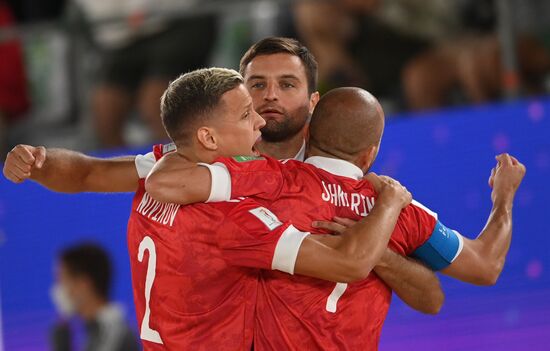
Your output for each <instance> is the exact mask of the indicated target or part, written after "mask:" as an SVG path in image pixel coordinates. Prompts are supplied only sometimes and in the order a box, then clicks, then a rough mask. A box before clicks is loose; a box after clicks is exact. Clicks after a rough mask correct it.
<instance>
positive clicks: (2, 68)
mask: <svg viewBox="0 0 550 351" xmlns="http://www.w3.org/2000/svg"><path fill="white" fill-rule="evenodd" d="M13 26H14V19H13V15H12V12H11V10H10V8H9V7H8V5H7V3H5V2H4V1H3V0H0V159H3V157H5V155H6V150H5V148H6V146H7V145H6V144H7V143H6V137H7V131H8V128H9V127H10V124H12V123H13V122H14V121H15V120H17V119H19V118H21V117H22V116H23V115H24V113H25V112H26V111H27V110H28V108H29V97H28V95H27V80H26V78H25V69H24V63H23V54H22V50H21V44H20V42H19V40H18V39H17V38H14V37H12V36H10V32H9V31H6V29H10V28H13Z"/></svg>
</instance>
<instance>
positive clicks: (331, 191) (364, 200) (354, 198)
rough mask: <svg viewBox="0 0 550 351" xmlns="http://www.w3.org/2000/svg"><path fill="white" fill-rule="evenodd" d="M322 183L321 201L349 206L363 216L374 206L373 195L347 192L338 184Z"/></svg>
mask: <svg viewBox="0 0 550 351" xmlns="http://www.w3.org/2000/svg"><path fill="white" fill-rule="evenodd" d="M321 183H322V184H323V193H322V194H321V198H322V199H323V201H326V202H330V203H332V204H333V205H334V206H339V207H349V208H350V209H351V210H352V211H353V212H355V213H356V214H357V215H359V216H362V217H365V216H366V215H368V214H369V212H370V211H371V210H372V208H373V207H374V197H369V196H365V195H363V194H359V193H351V194H349V193H347V192H345V191H344V190H343V189H342V187H341V186H340V185H339V184H326V183H325V182H324V181H321Z"/></svg>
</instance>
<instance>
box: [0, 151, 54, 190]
mask: <svg viewBox="0 0 550 351" xmlns="http://www.w3.org/2000/svg"><path fill="white" fill-rule="evenodd" d="M45 161H46V148H45V147H43V146H38V147H35V146H30V145H23V144H20V145H17V146H16V147H14V148H13V149H12V150H11V151H10V152H9V153H8V156H7V157H6V163H5V164H4V176H5V177H6V178H7V179H9V180H11V181H12V182H14V183H21V182H23V181H25V180H26V179H29V178H30V177H31V175H32V173H33V171H34V170H36V169H40V168H42V166H43V165H44V162H45Z"/></svg>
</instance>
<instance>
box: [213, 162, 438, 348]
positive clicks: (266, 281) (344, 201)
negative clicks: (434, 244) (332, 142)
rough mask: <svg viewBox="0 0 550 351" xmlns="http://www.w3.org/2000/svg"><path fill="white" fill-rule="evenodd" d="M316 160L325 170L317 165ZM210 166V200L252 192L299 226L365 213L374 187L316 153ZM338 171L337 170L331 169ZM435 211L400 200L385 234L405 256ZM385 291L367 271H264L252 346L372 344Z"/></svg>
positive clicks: (425, 234)
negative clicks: (352, 279) (329, 277)
mask: <svg viewBox="0 0 550 351" xmlns="http://www.w3.org/2000/svg"><path fill="white" fill-rule="evenodd" d="M307 162H311V163H315V164H316V165H318V166H321V167H322V168H324V169H328V170H330V171H331V172H328V171H325V170H323V169H319V168H317V167H315V166H314V165H313V164H308V163H307ZM205 166H207V167H209V169H210V171H211V174H212V190H213V191H212V193H211V195H210V199H209V201H220V200H223V199H224V198H230V197H237V196H253V197H254V198H255V199H257V200H258V201H259V202H264V203H266V204H269V207H270V209H272V210H273V211H275V213H277V215H278V216H279V218H281V220H289V219H291V220H292V222H293V224H294V225H295V226H296V227H297V228H298V229H299V230H301V231H309V232H319V230H317V229H314V228H312V227H311V223H312V221H314V220H327V221H330V220H332V218H333V217H335V216H339V217H345V218H351V219H355V220H359V219H360V218H362V217H364V216H367V215H368V213H369V212H370V210H371V209H372V207H373V206H374V203H375V201H376V196H377V194H376V191H375V190H374V188H373V187H372V185H371V184H370V183H369V182H368V181H366V180H359V179H361V178H362V177H363V174H362V171H361V170H360V169H359V168H358V167H355V166H354V165H352V164H350V163H348V162H345V161H341V160H335V159H328V158H324V157H314V158H310V159H308V160H307V161H306V163H303V162H299V161H294V160H285V161H278V160H275V159H272V158H269V157H261V158H250V157H234V158H219V159H218V160H217V162H216V163H214V164H213V165H205ZM335 173H336V174H340V175H341V176H339V175H336V174H335ZM436 220H437V219H436V215H435V214H434V213H433V212H431V211H429V210H427V209H426V208H424V207H423V206H422V205H420V204H418V203H415V204H413V205H410V206H408V207H406V208H405V209H404V210H403V211H402V213H401V215H400V217H399V220H398V223H397V225H396V228H395V230H394V232H393V234H392V237H391V240H390V247H391V248H392V249H393V250H394V251H396V252H398V253H400V254H403V255H408V254H410V253H412V252H413V251H414V250H415V249H417V248H418V247H420V246H421V245H422V244H423V243H424V242H425V241H426V240H428V238H429V237H430V235H431V234H432V232H433V230H434V226H435V224H436ZM390 301H391V290H390V289H389V288H388V286H386V285H385V284H384V282H383V281H382V280H381V279H379V278H378V277H377V276H376V274H374V273H372V274H371V275H370V276H369V277H368V278H367V279H365V280H363V281H360V282H357V283H353V284H343V283H338V284H335V283H332V282H328V281H323V280H319V279H314V278H309V277H304V276H291V275H288V274H283V273H280V272H276V271H262V273H261V280H260V290H259V292H258V302H257V324H256V327H255V339H254V345H255V349H256V350H261V351H263V350H376V349H377V347H378V342H379V338H380V333H381V329H382V325H383V323H384V320H385V317H386V314H387V311H388V308H389V304H390Z"/></svg>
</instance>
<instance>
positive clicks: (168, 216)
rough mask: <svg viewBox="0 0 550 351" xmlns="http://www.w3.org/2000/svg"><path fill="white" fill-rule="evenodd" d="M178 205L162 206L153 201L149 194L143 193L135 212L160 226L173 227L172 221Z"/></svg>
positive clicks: (160, 203)
mask: <svg viewBox="0 0 550 351" xmlns="http://www.w3.org/2000/svg"><path fill="white" fill-rule="evenodd" d="M179 208H180V205H177V204H164V203H162V202H158V201H156V200H154V199H153V198H152V197H151V196H149V194H147V193H144V194H143V198H142V199H141V202H140V204H139V206H138V208H137V209H136V211H137V212H138V213H139V214H141V215H142V216H144V217H146V218H149V219H150V220H152V221H155V222H157V223H159V224H162V225H169V226H170V227H171V226H173V225H174V219H175V218H176V213H177V212H178V210H179Z"/></svg>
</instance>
